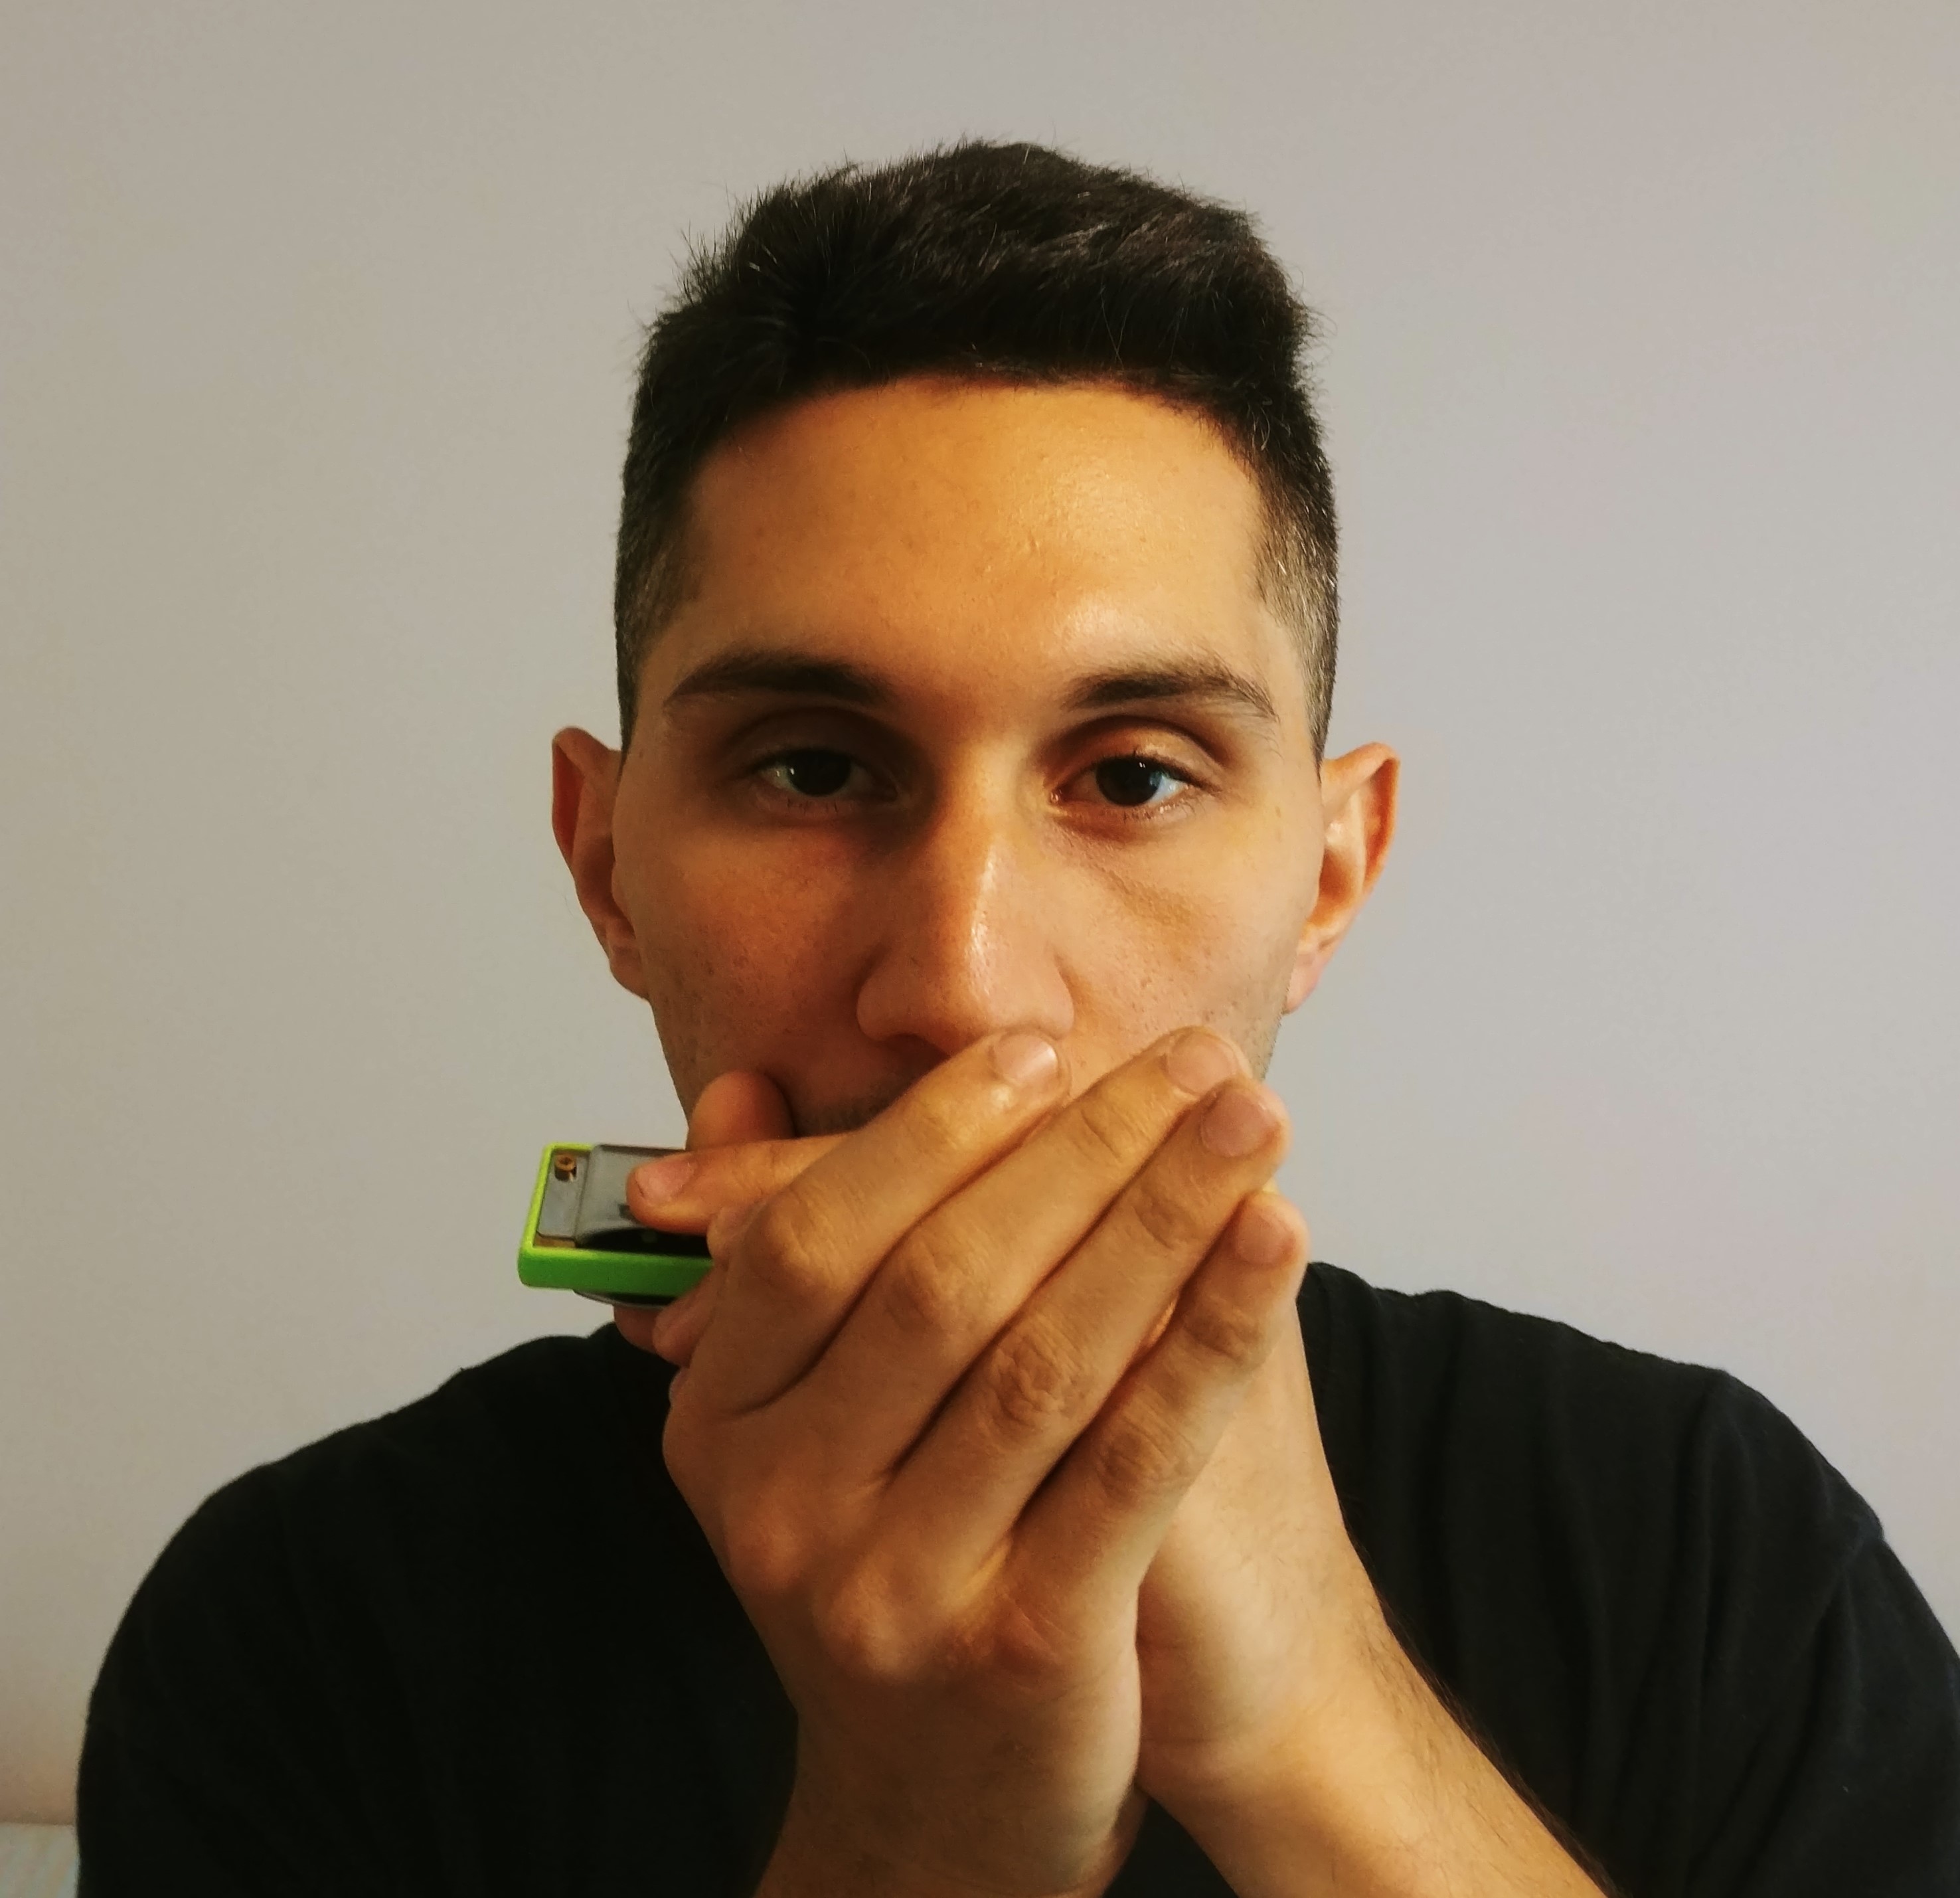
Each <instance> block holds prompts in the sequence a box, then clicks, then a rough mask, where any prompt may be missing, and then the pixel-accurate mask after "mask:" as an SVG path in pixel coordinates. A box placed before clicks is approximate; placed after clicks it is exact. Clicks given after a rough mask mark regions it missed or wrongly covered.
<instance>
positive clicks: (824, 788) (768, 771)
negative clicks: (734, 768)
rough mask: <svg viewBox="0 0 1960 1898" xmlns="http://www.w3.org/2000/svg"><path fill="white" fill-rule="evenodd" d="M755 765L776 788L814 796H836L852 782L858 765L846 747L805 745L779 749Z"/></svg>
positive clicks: (766, 781)
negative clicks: (839, 749) (792, 748)
mask: <svg viewBox="0 0 1960 1898" xmlns="http://www.w3.org/2000/svg"><path fill="white" fill-rule="evenodd" d="M756 769H757V770H758V772H759V774H760V775H761V777H762V780H763V782H765V783H766V784H769V785H774V786H775V788H776V789H777V790H778V791H788V792H789V793H790V794H791V795H792V796H794V797H797V798H810V799H813V800H815V799H817V798H834V797H835V796H836V795H837V794H838V792H839V791H842V790H843V789H844V788H845V786H846V785H848V784H849V783H850V782H851V774H852V772H855V771H858V770H859V769H861V767H860V766H859V765H858V761H857V760H856V759H854V758H853V757H852V756H851V754H850V753H848V751H832V750H829V748H828V747H823V746H819V745H806V746H803V747H799V748H798V749H797V750H794V751H785V752H781V753H778V755H777V756H775V757H773V758H771V759H768V760H766V761H765V763H762V764H761V765H759V766H757V768H756Z"/></svg>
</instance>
